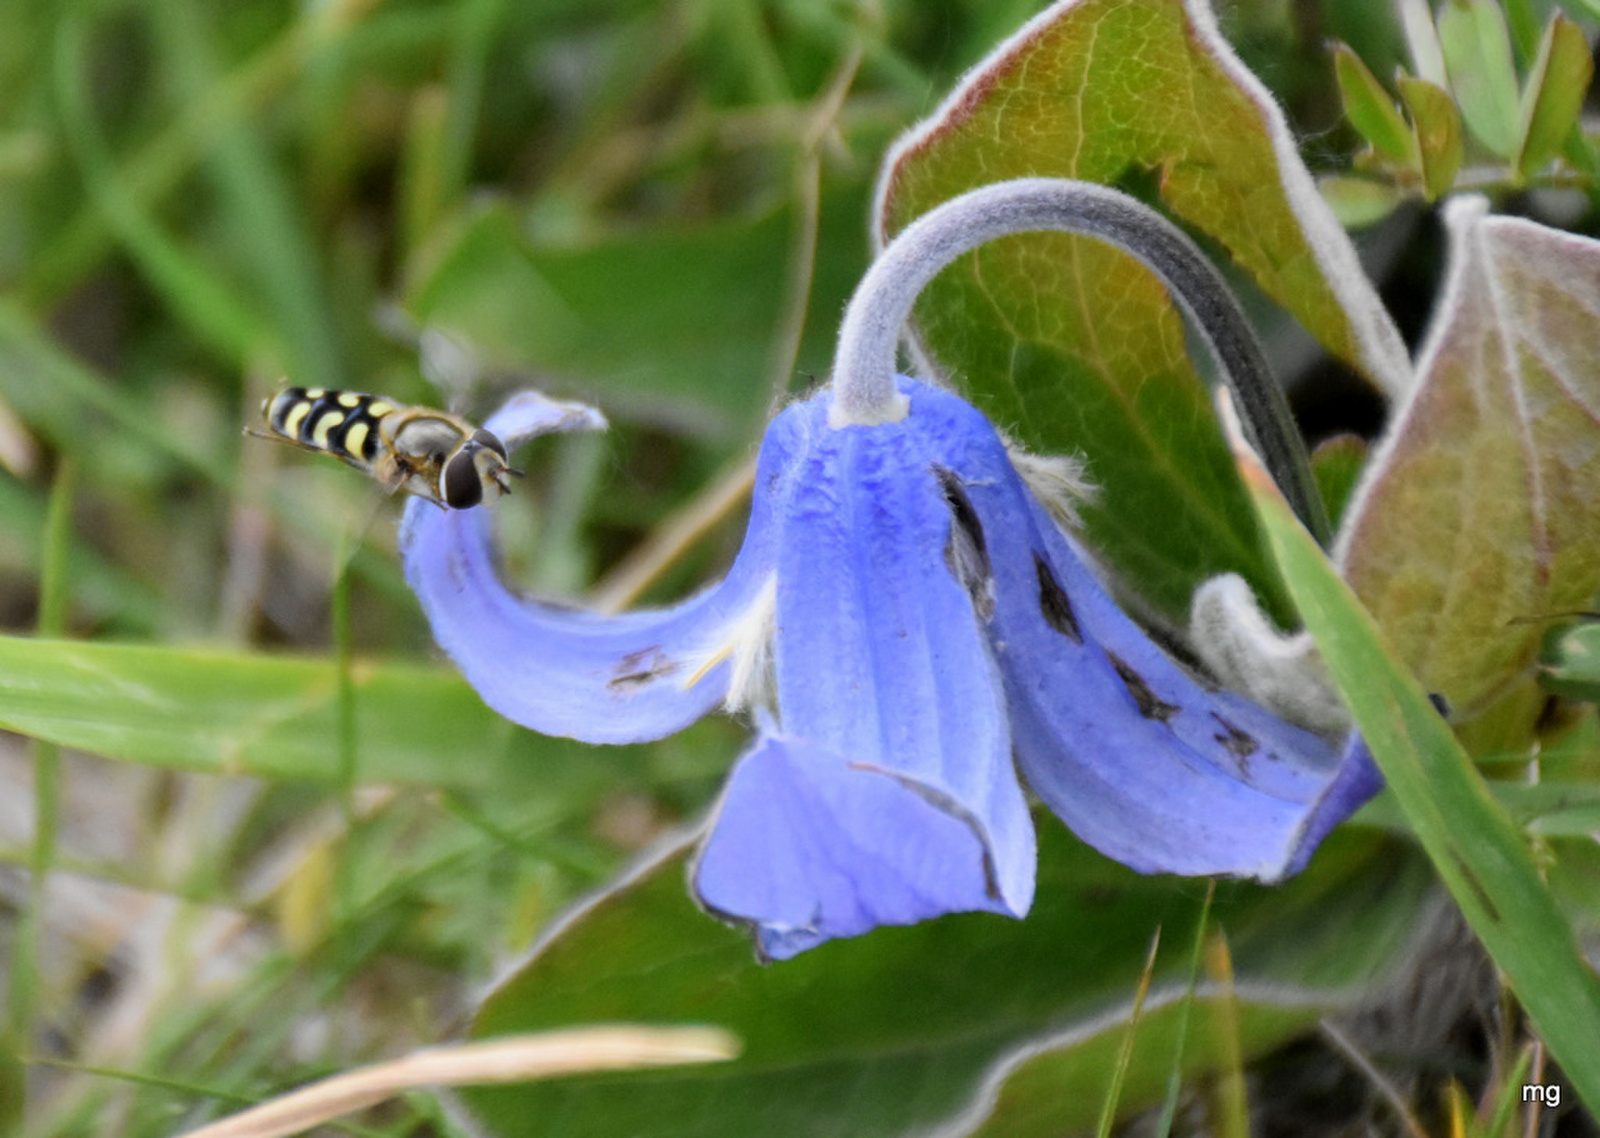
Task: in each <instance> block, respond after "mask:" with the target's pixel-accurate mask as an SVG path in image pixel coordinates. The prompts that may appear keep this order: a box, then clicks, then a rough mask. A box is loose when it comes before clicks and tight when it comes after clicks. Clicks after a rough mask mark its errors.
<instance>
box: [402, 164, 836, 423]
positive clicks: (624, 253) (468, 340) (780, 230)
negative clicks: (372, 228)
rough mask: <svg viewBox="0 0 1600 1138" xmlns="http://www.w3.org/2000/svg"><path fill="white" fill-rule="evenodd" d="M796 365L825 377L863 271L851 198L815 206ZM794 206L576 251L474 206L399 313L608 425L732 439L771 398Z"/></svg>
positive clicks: (423, 269) (497, 211)
mask: <svg viewBox="0 0 1600 1138" xmlns="http://www.w3.org/2000/svg"><path fill="white" fill-rule="evenodd" d="M824 202H825V205H824V208H823V211H822V216H821V219H820V222H819V233H818V243H819V247H818V251H817V275H816V280H815V282H814V286H813V291H812V297H811V302H810V303H811V311H812V312H815V313H821V314H827V315H828V317H829V319H818V320H811V321H808V325H807V334H806V338H805V341H804V343H803V344H802V346H801V354H800V363H799V367H800V369H801V370H810V371H813V372H816V373H819V374H820V373H823V372H825V371H826V370H827V361H828V359H829V358H830V353H831V350H832V334H833V330H834V329H835V328H836V327H837V325H836V323H835V322H834V320H833V316H834V314H836V313H838V312H840V311H842V310H843V308H844V302H845V300H846V299H847V297H848V295H849V290H850V288H851V287H852V285H853V283H854V280H855V279H856V277H857V276H858V275H859V274H860V272H861V270H862V269H863V268H864V267H865V266H864V256H865V250H864V249H863V248H862V243H861V235H860V227H861V209H862V202H861V199H860V198H859V197H858V196H857V195H855V194H834V195H831V196H830V195H824ZM794 225H795V217H794V214H793V212H792V210H790V209H787V208H785V209H779V210H774V211H771V212H768V213H765V214H762V215H760V216H758V217H753V218H735V219H731V220H722V221H716V222H711V223H707V224H705V225H702V226H698V227H693V228H689V227H685V228H680V229H678V230H672V229H668V228H664V227H657V228H653V229H649V230H642V231H640V232H638V233H634V234H629V235H627V236H619V237H612V238H607V239H604V240H597V241H592V242H588V243H586V244H583V245H579V246H553V245H546V244H538V243H536V242H533V241H531V240H530V239H529V238H528V237H527V236H526V234H525V233H524V232H523V228H522V226H521V225H520V224H519V222H518V220H517V219H516V218H515V217H514V216H513V215H512V214H511V212H510V211H509V210H508V209H506V208H502V207H490V208H487V209H480V210H478V211H477V212H476V213H475V214H474V215H473V216H472V217H470V218H469V219H468V220H466V221H465V222H464V223H463V224H461V225H460V226H459V227H458V230H457V231H456V232H454V233H452V234H451V235H450V236H449V237H448V240H444V241H442V242H441V244H440V247H439V248H438V249H437V250H435V251H434V253H433V254H432V256H431V257H429V258H427V259H426V262H425V263H424V264H421V265H419V266H417V270H416V271H415V272H414V274H413V277H414V280H415V284H414V286H413V287H412V289H411V291H410V293H409V296H408V298H407V306H408V308H409V311H410V313H411V315H412V317H413V318H414V319H415V320H416V321H417V323H418V324H420V325H422V326H424V327H428V328H434V329H438V330H440V331H444V332H449V333H452V334H454V335H456V336H458V337H459V338H460V339H461V340H462V341H464V343H465V345H466V346H467V347H468V348H470V349H471V350H472V351H473V352H475V353H477V354H478V355H479V356H480V357H481V358H482V360H483V362H485V363H486V364H489V365H491V366H495V367H499V368H506V369H513V370H520V371H526V372H532V373H534V374H556V375H560V376H562V377H563V379H564V380H566V381H567V382H569V383H570V382H576V383H578V384H580V385H582V386H583V387H584V388H585V390H587V392H588V394H589V396H590V397H591V398H593V399H594V400H595V401H597V402H599V403H601V404H602V405H603V406H604V408H605V410H606V412H607V413H608V414H611V415H613V416H616V415H633V416H635V417H640V418H646V419H653V420H655V421H658V422H664V423H668V424H671V425H673V426H675V427H677V428H679V429H681V430H683V431H685V432H687V433H692V434H696V435H701V436H706V435H711V436H723V437H727V436H730V435H743V434H746V433H748V431H749V430H750V429H751V428H752V427H753V426H754V425H755V424H756V422H757V420H758V419H759V418H761V417H762V416H765V415H766V414H767V412H768V410H769V409H770V406H771V400H772V394H773V393H772V378H771V375H770V372H771V367H772V363H771V353H772V342H773V337H774V335H775V334H776V332H777V330H778V329H779V327H780V325H781V322H782V320H783V316H784V306H785V304H786V303H787V301H788V299H789V298H788V294H787V288H788V284H787V279H788V273H787V270H786V265H787V263H788V258H789V252H788V250H789V248H790V246H791V245H792V231H793V229H794Z"/></svg>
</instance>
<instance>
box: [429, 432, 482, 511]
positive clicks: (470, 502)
mask: <svg viewBox="0 0 1600 1138" xmlns="http://www.w3.org/2000/svg"><path fill="white" fill-rule="evenodd" d="M477 449H478V448H477V447H476V446H475V445H474V444H473V443H471V442H469V443H467V445H466V446H464V447H462V448H461V449H460V450H458V451H456V453H455V454H453V455H451V456H450V461H448V462H446V463H445V464H444V470H443V471H441V472H440V474H439V489H440V491H441V492H442V496H443V497H444V504H445V505H447V506H449V507H450V508H451V509H452V510H465V509H467V508H468V507H469V506H476V505H477V504H478V503H479V502H481V501H483V479H482V478H481V477H480V476H479V474H478V464H477V460H476V457H475V453H474V452H476V451H477Z"/></svg>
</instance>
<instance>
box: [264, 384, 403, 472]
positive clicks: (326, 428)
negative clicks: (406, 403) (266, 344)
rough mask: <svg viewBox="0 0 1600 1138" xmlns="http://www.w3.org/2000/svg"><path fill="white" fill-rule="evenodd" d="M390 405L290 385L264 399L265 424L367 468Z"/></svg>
mask: <svg viewBox="0 0 1600 1138" xmlns="http://www.w3.org/2000/svg"><path fill="white" fill-rule="evenodd" d="M394 409H395V405H394V404H393V403H391V402H389V401H388V400H387V399H383V398H380V397H379V396H376V395H367V394H365V393H363V392H360V391H327V390H325V389H323V388H320V387H312V388H305V387H291V388H288V389H287V390H284V391H280V392H279V393H278V394H277V395H275V396H273V397H272V399H271V401H270V402H268V404H267V406H266V408H265V411H266V420H267V425H268V426H270V427H271V428H272V429H273V431H275V432H276V433H278V434H280V435H282V436H283V437H284V438H286V439H292V440H294V441H295V442H297V443H299V444H301V445H302V446H307V447H310V448H311V449H312V450H322V451H327V452H328V453H329V454H333V455H337V456H338V457H339V458H342V459H344V460H345V461H346V462H349V463H353V464H354V465H356V466H359V467H362V468H363V469H370V468H371V467H372V465H373V464H374V463H375V462H377V461H378V455H379V453H380V446H379V426H378V424H379V421H380V420H382V419H383V417H384V416H385V415H389V414H392V413H393V411H394Z"/></svg>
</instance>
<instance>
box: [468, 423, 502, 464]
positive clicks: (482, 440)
mask: <svg viewBox="0 0 1600 1138" xmlns="http://www.w3.org/2000/svg"><path fill="white" fill-rule="evenodd" d="M472 441H473V442H475V443H477V444H478V445H479V446H481V447H487V448H488V449H489V450H492V451H494V453H495V454H497V455H499V456H500V461H501V462H505V461H507V460H508V459H509V458H510V456H509V455H507V454H506V444H505V443H503V442H501V441H500V439H499V438H498V437H497V436H496V435H494V434H492V433H491V432H489V431H486V430H484V429H483V428H482V427H479V428H478V429H477V430H476V431H474V432H473V433H472Z"/></svg>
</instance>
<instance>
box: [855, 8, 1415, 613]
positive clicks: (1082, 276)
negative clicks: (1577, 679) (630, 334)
mask: <svg viewBox="0 0 1600 1138" xmlns="http://www.w3.org/2000/svg"><path fill="white" fill-rule="evenodd" d="M1024 175H1054V176H1061V177H1068V178H1078V179H1083V180H1087V181H1092V182H1100V183H1106V184H1121V185H1122V186H1123V187H1124V188H1128V189H1132V190H1133V191H1135V192H1142V193H1143V194H1144V195H1145V196H1151V195H1155V196H1157V197H1159V199H1160V201H1161V202H1162V203H1164V204H1165V205H1166V206H1168V207H1169V208H1170V209H1171V210H1172V212H1174V213H1176V214H1177V215H1178V216H1179V217H1180V218H1182V219H1183V220H1185V221H1187V222H1189V223H1191V224H1192V225H1193V226H1195V227H1196V228H1198V229H1199V230H1201V231H1202V232H1203V233H1204V234H1206V235H1207V236H1209V237H1211V238H1213V239H1215V240H1216V241H1217V242H1219V243H1220V244H1221V245H1222V246H1223V247H1224V248H1225V249H1226V250H1227V251H1228V252H1229V253H1230V254H1232V256H1233V257H1234V259H1235V260H1236V261H1237V262H1238V264H1239V265H1240V266H1241V267H1242V268H1243V269H1245V270H1246V271H1247V272H1248V273H1250V274H1251V275H1252V276H1253V277H1254V278H1255V280H1256V282H1257V283H1258V284H1260V286H1261V287H1262V288H1263V289H1264V290H1265V291H1266V292H1267V293H1268V294H1269V295H1271V296H1272V297H1273V298H1274V299H1276V300H1277V301H1279V302H1280V303H1282V304H1283V305H1285V306H1286V307H1287V308H1289V309H1290V311H1291V312H1292V313H1293V314H1294V315H1295V316H1296V317H1297V318H1298V319H1300V321H1301V322H1302V323H1304V324H1305V325H1306V327H1307V328H1308V329H1310V330H1311V331H1312V333H1313V334H1315V335H1316V336H1318V337H1319V338H1320V339H1321V340H1322V341H1323V343H1324V344H1326V345H1327V346H1328V347H1329V348H1330V350H1332V351H1334V352H1335V353H1337V354H1339V355H1341V356H1342V357H1344V358H1345V359H1347V360H1350V361H1351V362H1352V363H1354V364H1355V365H1356V366H1357V367H1359V368H1363V369H1364V370H1365V371H1366V372H1367V373H1368V374H1369V375H1371V376H1373V377H1375V378H1376V379H1377V380H1378V382H1380V383H1381V384H1383V385H1384V386H1386V387H1388V388H1390V389H1391V390H1394V391H1398V390H1400V389H1401V388H1402V386H1403V384H1404V382H1405V378H1404V377H1405V375H1406V370H1405V368H1406V365H1405V363H1404V360H1403V350H1402V349H1401V347H1400V344H1399V340H1398V338H1397V336H1396V335H1395V333H1394V330H1393V327H1392V325H1391V324H1390V323H1389V320H1388V317H1387V315H1386V314H1384V313H1383V311H1382V307H1381V305H1380V304H1379V303H1378V301H1377V299H1376V296H1375V294H1374V293H1373V292H1372V289H1371V287H1370V285H1369V284H1368V283H1367V282H1366V280H1365V278H1364V277H1363V276H1362V274H1361V270H1360V267H1359V265H1358V264H1357V261H1356V259H1355V256H1354V253H1353V250H1352V247H1351V246H1350V244H1349V241H1348V239H1347V238H1346V236H1345V235H1344V232H1343V230H1342V229H1340V228H1339V226H1338V224H1337V222H1336V221H1335V220H1334V218H1333V216H1332V215H1331V213H1330V211H1329V210H1328V208H1327V206H1326V205H1325V204H1324V203H1323V202H1322V200H1321V199H1320V198H1319V197H1317V195H1316V192H1315V187H1314V186H1313V184H1312V182H1311V178H1310V176H1309V174H1308V173H1307V172H1306V170H1305V168H1304V166H1303V165H1302V164H1301V163H1300V159H1299V157H1298V154H1297V152H1296V150H1295V147H1294V142H1293V139H1292V137H1291V136H1290V134H1289V132H1288V129H1287V127H1286V125H1285V124H1284V121H1283V118H1282V115H1281V113H1280V112H1279V110H1278V109H1277V107H1276V105H1275V104H1273V103H1272V102H1271V99H1270V97H1269V96H1268V95H1267V94H1266V93H1265V91H1264V90H1263V89H1262V88H1261V86H1260V84H1259V83H1258V82H1257V81H1256V80H1255V79H1254V78H1253V77H1252V76H1251V75H1250V74H1249V73H1248V72H1247V71H1246V70H1245V69H1244V67H1243V65H1242V64H1241V63H1240V62H1239V60H1238V59H1237V58H1236V57H1235V56H1234V55H1233V52H1232V50H1231V49H1230V48H1229V47H1228V45H1227V44H1226V42H1225V41H1223V40H1222V39H1221V37H1220V35H1219V34H1218V33H1217V31H1216V28H1215V26H1214V23H1213V21H1212V19H1211V16H1210V14H1209V12H1208V11H1206V10H1205V9H1203V8H1202V7H1201V5H1199V4H1198V3H1191V4H1185V3H1182V2H1181V0H1127V2H1123V0H1118V2H1115V3H1112V2H1109V0H1068V2H1063V3H1058V4H1056V5H1055V6H1053V7H1052V8H1050V9H1048V10H1047V11H1046V12H1044V13H1043V14H1041V15H1040V16H1038V17H1036V18H1035V19H1034V20H1033V21H1032V22H1030V23H1029V24H1028V25H1027V26H1026V27H1025V28H1024V29H1023V30H1022V31H1021V32H1020V33H1018V34H1017V35H1016V36H1015V37H1013V38H1012V39H1011V40H1010V41H1009V42H1008V43H1006V44H1003V45H1002V46H1001V47H1000V48H999V49H997V50H996V51H995V52H994V53H993V54H991V56H990V57H989V58H988V59H987V60H985V61H984V62H983V63H981V64H980V65H979V66H978V67H977V68H976V69H975V70H974V71H973V72H971V73H970V74H969V75H968V76H967V78H966V79H964V80H963V82H962V83H961V85H960V86H959V87H957V89H956V90H955V91H954V92H952V93H951V95H950V96H949V97H948V98H947V99H946V101H945V103H944V105H943V106H942V107H941V108H940V109H939V110H938V111H937V112H936V113H935V114H934V115H933V116H932V117H931V118H929V119H928V120H926V121H925V122H924V123H923V124H921V125H920V126H919V127H917V128H915V129H914V130H913V131H912V132H911V133H910V134H908V135H907V136H906V138H904V139H903V140H902V141H901V143H900V144H899V145H898V147H897V148H896V149H895V151H894V152H893V153H892V154H891V156H890V158H889V160H888V162H887V164H886V167H885V170H884V174H883V178H882V182H881V188H880V201H879V206H878V209H877V212H876V218H877V226H878V229H879V233H880V238H886V237H887V236H889V235H891V234H893V233H895V232H897V231H899V230H900V229H902V228H903V227H904V226H905V225H907V224H908V223H909V222H910V221H912V220H913V219H914V218H916V217H918V216H920V215H921V214H923V213H925V212H927V211H928V210H929V209H931V208H933V207H934V206H936V205H938V204H939V203H941V202H943V201H946V200H948V199H950V198H952V197H955V196H957V195H959V194H961V193H963V192H965V191H967V190H970V189H972V188H974V187H975V186H977V185H980V184H984V183H989V182H994V181H999V180H1002V179H1005V178H1010V177H1017V176H1024ZM1308 234H1314V236H1309V235H1308ZM916 324H917V330H918V333H919V335H920V338H921V340H922V342H923V344H924V345H925V346H926V347H927V348H928V349H929V350H930V354H931V355H932V357H933V359H934V360H935V361H936V362H937V364H938V365H939V366H940V367H941V368H942V369H943V370H945V371H946V372H948V373H949V374H950V375H952V376H954V377H956V381H957V383H958V385H959V386H960V387H961V389H962V390H963V391H964V392H965V393H966V394H967V395H969V396H970V397H972V398H973V399H974V401H975V402H977V403H978V404H979V405H980V406H981V407H982V408H983V409H984V410H985V411H986V412H987V413H988V414H989V415H990V417H991V418H993V419H994V420H995V421H996V422H997V423H999V424H1001V425H1002V426H1003V427H1004V428H1005V429H1006V430H1007V431H1009V432H1011V433H1012V435H1013V436H1014V437H1015V438H1016V439H1017V440H1018V441H1019V442H1020V443H1021V444H1023V445H1024V446H1026V447H1028V448H1029V449H1030V450H1034V451H1039V452H1043V453H1060V452H1065V451H1079V452H1082V453H1083V454H1084V455H1085V456H1086V457H1087V458H1088V461H1089V468H1090V476H1091V477H1092V478H1093V479H1094V480H1095V481H1096V482H1098V483H1099V484H1100V486H1101V488H1102V491H1103V493H1102V495H1101V498H1100V500H1099V503H1098V505H1096V506H1094V507H1091V508H1089V509H1087V510H1085V511H1084V514H1085V521H1086V525H1087V529H1088V533H1089V537H1090V539H1091V541H1092V543H1093V544H1094V545H1095V547H1096V550H1097V552H1098V553H1099V554H1100V555H1102V556H1103V557H1104V558H1105V559H1106V560H1107V561H1108V562H1109V563H1110V564H1111V565H1112V566H1113V567H1114V568H1115V569H1116V570H1117V571H1119V573H1120V575H1121V576H1123V577H1124V578H1126V579H1127V580H1128V582H1129V583H1130V585H1132V586H1133V587H1135V588H1137V589H1138V590H1139V591H1140V593H1141V595H1142V596H1143V597H1145V598H1146V599H1147V600H1149V601H1150V602H1152V603H1153V604H1154V605H1155V606H1157V608H1158V609H1160V610H1163V611H1164V612H1166V613H1167V614H1168V615H1169V616H1172V617H1174V618H1177V617H1178V616H1179V614H1181V613H1182V612H1184V611H1185V609H1186V606H1187V602H1188V597H1189V594H1190V593H1191V592H1192V590H1193V588H1194V586H1195V584H1196V583H1197V582H1199V581H1200V580H1203V579H1206V578H1208V577H1212V576H1215V575H1217V574H1219V573H1224V572H1238V573H1241V574H1243V575H1244V576H1246V577H1247V578H1248V579H1249V580H1251V582H1252V583H1253V584H1254V585H1255V586H1256V588H1257V589H1258V591H1260V592H1261V594H1262V595H1263V596H1268V597H1270V596H1273V595H1274V590H1275V589H1276V585H1275V584H1274V583H1273V582H1272V581H1271V575H1270V573H1269V572H1267V571H1266V567H1265V564H1264V561H1263V559H1262V556H1261V551H1260V548H1259V545H1258V543H1257V537H1256V534H1255V532H1254V523H1253V521H1252V520H1251V516H1250V511H1249V509H1248V508H1247V506H1246V505H1245V502H1244V499H1243V496H1242V495H1241V494H1240V492H1239V489H1238V487H1237V485H1236V484H1235V479H1234V475H1233V472H1232V470H1231V467H1230V465H1229V463H1228V462H1227V457H1226V453H1225V448H1224V447H1223V446H1222V443H1221V440H1220V436H1219V435H1218V433H1217V428H1216V426H1215V420H1214V416H1213V414H1212V410H1211V407H1210V403H1209V400H1208V398H1207V395H1206V393H1205V390H1204V388H1203V387H1202V386H1201V385H1200V384H1199V383H1198V382H1196V372H1195V369H1194V366H1193V365H1192V364H1191V362H1190V361H1189V359H1188V357H1187V355H1186V354H1185V351H1184V330H1183V327H1182V323H1181V320H1180V319H1179V317H1178V315H1177V313H1176V312H1175V310H1174V309H1173V307H1172V305H1171V302H1170V301H1169V300H1168V298H1167V296H1166V293H1165V291H1164V290H1163V288H1162V286H1161V285H1160V284H1159V282H1158V281H1157V280H1156V278H1155V277H1154V276H1153V275H1152V274H1150V273H1149V272H1147V271H1146V270H1145V269H1144V268H1143V267H1142V266H1141V265H1139V264H1137V263H1136V262H1134V261H1132V260H1131V259H1130V258H1128V257H1126V256H1125V255H1123V254H1121V253H1120V252H1118V251H1116V250H1114V249H1111V248H1109V247H1107V246H1105V245H1103V244H1100V243H1098V242H1095V241H1093V240H1090V239H1086V238H1074V237H1070V236H1066V235H1063V234H1055V233H1051V234H1029V235H1027V236H1025V237H1014V238H1008V239H1006V240H1004V241H997V242H994V243H992V244H990V245H988V246H985V247H984V248H982V249H980V250H978V251H976V252H975V253H973V254H970V255H968V256H967V257H964V258H962V259H961V260H960V261H959V262H958V263H957V264H956V265H954V266H952V267H951V268H950V269H949V270H947V271H946V272H944V273H943V274H941V275H940V277H939V278H938V280H936V281H935V282H934V283H933V285H931V286H930V287H929V288H928V290H927V291H926V292H925V293H924V296H923V298H922V301H921V303H920V304H919V305H918V308H917V312H916Z"/></svg>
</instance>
